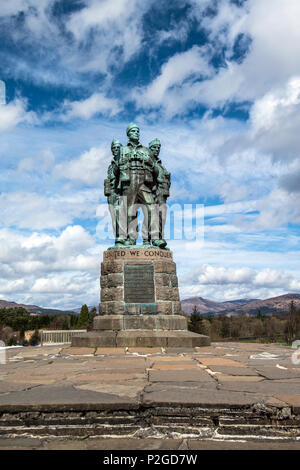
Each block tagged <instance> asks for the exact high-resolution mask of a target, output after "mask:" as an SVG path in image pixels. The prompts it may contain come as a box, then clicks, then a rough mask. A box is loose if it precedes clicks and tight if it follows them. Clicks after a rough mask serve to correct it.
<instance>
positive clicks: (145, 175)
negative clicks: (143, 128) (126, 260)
mask: <svg viewBox="0 0 300 470" xmlns="http://www.w3.org/2000/svg"><path fill="white" fill-rule="evenodd" d="M126 133H127V136H128V139H129V140H128V143H127V145H126V146H125V147H123V146H122V144H121V143H120V142H119V141H117V140H113V142H112V145H111V150H112V153H113V157H114V158H113V159H112V162H111V164H110V165H109V167H108V175H107V179H106V180H105V182H104V188H105V189H104V191H105V195H106V196H107V197H108V203H109V206H110V213H111V217H112V223H113V227H114V234H115V247H117V248H118V247H130V246H133V245H136V240H137V238H138V227H137V213H138V209H139V208H142V211H143V214H144V221H143V226H142V237H143V246H144V247H147V246H151V243H152V246H155V247H158V248H165V247H166V245H167V242H166V241H165V240H164V225H165V220H166V211H167V208H166V199H167V197H168V196H169V187H170V173H168V172H167V170H166V169H165V168H164V167H163V165H162V163H161V160H160V159H159V158H158V155H159V152H160V141H159V140H158V139H155V140H154V141H151V142H150V144H149V147H150V148H147V147H144V146H143V145H142V144H141V143H140V142H139V136H140V130H139V127H138V126H137V125H136V124H134V123H131V124H129V126H128V127H127V129H126Z"/></svg>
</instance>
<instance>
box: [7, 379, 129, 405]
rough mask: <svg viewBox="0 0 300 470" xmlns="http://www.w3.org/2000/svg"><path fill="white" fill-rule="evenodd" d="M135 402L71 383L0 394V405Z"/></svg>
mask: <svg viewBox="0 0 300 470" xmlns="http://www.w3.org/2000/svg"><path fill="white" fill-rule="evenodd" d="M128 402H130V403H135V400H134V399H133V398H127V397H126V398H123V397H122V396H118V395H115V394H110V393H101V392H94V391H89V390H77V389H76V388H74V387H73V386H72V385H71V384H64V385H52V386H51V385H49V386H47V385H41V386H40V387H35V388H31V389H29V390H26V391H20V392H13V393H9V394H5V395H4V394H3V395H0V407H3V406H4V405H5V406H7V405H10V407H13V406H15V405H24V406H26V405H34V406H35V407H38V406H39V405H66V404H68V405H70V404H71V405H74V404H78V405H84V404H100V405H101V404H109V405H113V404H122V403H128Z"/></svg>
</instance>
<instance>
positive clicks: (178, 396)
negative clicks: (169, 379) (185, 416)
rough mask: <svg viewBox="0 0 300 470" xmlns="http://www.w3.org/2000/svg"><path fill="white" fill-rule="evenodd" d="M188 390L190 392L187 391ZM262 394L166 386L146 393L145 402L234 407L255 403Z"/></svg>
mask: <svg viewBox="0 0 300 470" xmlns="http://www.w3.org/2000/svg"><path fill="white" fill-rule="evenodd" d="M187 390H188V393H187ZM260 398H261V396H259V394H257V395H256V394H254V393H245V392H243V391H241V392H239V391H225V390H222V391H221V390H211V389H210V388H209V389H200V388H195V389H193V388H189V389H187V388H186V387H184V388H180V387H177V388H171V387H165V388H162V389H160V390H158V391H153V392H151V391H149V392H147V393H145V394H144V397H143V403H145V404H146V405H147V404H148V405H150V404H156V405H163V404H169V405H175V404H176V405H179V406H180V405H183V404H189V406H192V405H194V406H199V405H201V406H202V407H205V406H230V407H232V408H234V407H239V406H245V405H248V406H250V405H253V404H254V403H256V402H258V401H259V400H260Z"/></svg>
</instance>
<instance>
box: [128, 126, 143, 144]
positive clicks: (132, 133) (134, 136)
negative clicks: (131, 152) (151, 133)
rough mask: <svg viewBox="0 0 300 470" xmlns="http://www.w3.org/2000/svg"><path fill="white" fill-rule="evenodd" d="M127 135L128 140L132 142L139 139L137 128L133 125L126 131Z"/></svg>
mask: <svg viewBox="0 0 300 470" xmlns="http://www.w3.org/2000/svg"><path fill="white" fill-rule="evenodd" d="M128 137H129V140H133V142H138V141H139V139H140V130H139V128H138V127H133V128H132V129H130V131H129V132H128Z"/></svg>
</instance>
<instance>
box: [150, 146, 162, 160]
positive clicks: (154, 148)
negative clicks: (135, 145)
mask: <svg viewBox="0 0 300 470" xmlns="http://www.w3.org/2000/svg"><path fill="white" fill-rule="evenodd" d="M150 150H151V152H152V153H153V155H154V156H155V157H158V155H159V152H160V145H159V144H155V145H151V147H150Z"/></svg>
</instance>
